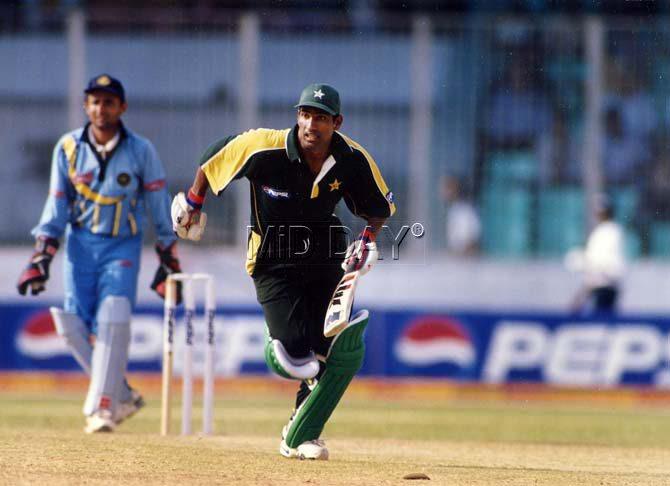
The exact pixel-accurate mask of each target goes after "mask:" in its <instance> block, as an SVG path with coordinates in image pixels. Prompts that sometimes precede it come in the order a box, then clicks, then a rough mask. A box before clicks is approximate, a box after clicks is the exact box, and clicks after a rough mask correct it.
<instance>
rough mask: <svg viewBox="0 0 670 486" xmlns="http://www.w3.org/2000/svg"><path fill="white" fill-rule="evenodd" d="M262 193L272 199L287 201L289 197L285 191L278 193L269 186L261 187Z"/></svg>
mask: <svg viewBox="0 0 670 486" xmlns="http://www.w3.org/2000/svg"><path fill="white" fill-rule="evenodd" d="M263 192H264V193H265V194H267V195H268V196H270V197H271V198H273V199H288V198H289V197H291V195H290V194H289V193H288V192H287V191H278V190H277V189H273V188H272V187H270V186H263Z"/></svg>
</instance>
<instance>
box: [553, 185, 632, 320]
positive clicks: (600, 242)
mask: <svg viewBox="0 0 670 486" xmlns="http://www.w3.org/2000/svg"><path fill="white" fill-rule="evenodd" d="M596 211H597V213H596V218H597V221H598V222H597V224H596V226H595V227H594V228H593V230H592V231H591V234H590V235H589V237H588V240H587V242H586V248H585V249H584V250H580V249H577V250H572V251H571V252H569V253H568V255H566V261H565V263H566V266H567V267H568V268H570V269H572V270H578V271H581V272H582V273H583V274H584V284H583V285H582V287H581V288H580V290H579V291H578V292H577V294H576V296H575V297H574V299H573V302H572V310H573V311H575V312H579V313H604V314H612V313H614V312H615V311H616V307H617V301H618V299H619V294H620V286H621V281H622V278H623V275H624V271H625V268H626V256H625V245H624V231H623V228H622V227H621V225H619V224H618V223H617V222H616V221H614V210H613V207H612V203H611V201H610V200H609V199H608V198H607V197H606V196H600V197H599V201H598V205H597V209H596Z"/></svg>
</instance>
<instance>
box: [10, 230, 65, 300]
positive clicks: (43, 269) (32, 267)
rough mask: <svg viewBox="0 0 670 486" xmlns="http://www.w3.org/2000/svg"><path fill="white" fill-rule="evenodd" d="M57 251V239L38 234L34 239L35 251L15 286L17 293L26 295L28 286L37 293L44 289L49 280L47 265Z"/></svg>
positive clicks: (34, 293)
mask: <svg viewBox="0 0 670 486" xmlns="http://www.w3.org/2000/svg"><path fill="white" fill-rule="evenodd" d="M57 251H58V240H57V239H55V238H49V237H48V236H40V237H38V238H37V241H35V253H34V254H33V256H32V257H31V258H30V262H29V263H28V266H27V267H26V269H25V270H24V271H23V272H22V273H21V276H20V277H19V282H18V283H17V284H16V288H17V290H18V291H19V294H21V295H26V292H27V291H28V287H30V293H31V294H32V295H37V294H39V293H40V292H42V291H44V290H45V289H46V285H45V284H46V281H47V280H49V265H50V264H51V260H53V257H54V255H55V254H56V252H57Z"/></svg>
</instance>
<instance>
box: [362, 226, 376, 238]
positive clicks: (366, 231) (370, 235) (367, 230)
mask: <svg viewBox="0 0 670 486" xmlns="http://www.w3.org/2000/svg"><path fill="white" fill-rule="evenodd" d="M360 239H362V240H366V241H368V242H373V241H375V239H377V235H376V234H374V233H373V232H372V230H371V229H370V227H369V226H366V227H365V229H364V230H363V231H362V232H361V236H360Z"/></svg>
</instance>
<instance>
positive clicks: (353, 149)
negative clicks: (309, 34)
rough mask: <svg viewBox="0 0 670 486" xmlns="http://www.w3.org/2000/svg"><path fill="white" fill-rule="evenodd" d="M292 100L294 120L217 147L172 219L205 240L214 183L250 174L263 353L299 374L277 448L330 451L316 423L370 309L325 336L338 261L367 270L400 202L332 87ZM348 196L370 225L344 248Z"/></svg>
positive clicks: (216, 189) (280, 368)
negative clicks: (345, 130)
mask: <svg viewBox="0 0 670 486" xmlns="http://www.w3.org/2000/svg"><path fill="white" fill-rule="evenodd" d="M296 108H298V113H297V124H296V125H295V126H294V127H293V128H290V129H286V130H270V129H256V130H250V131H247V132H244V133H242V134H239V135H235V136H231V137H228V138H224V139H221V140H219V141H217V142H215V143H214V144H213V145H211V146H210V147H209V148H208V149H207V150H206V151H205V153H204V154H203V156H202V157H201V159H200V168H199V169H198V171H197V173H196V176H195V180H194V182H193V186H192V187H191V188H190V190H189V191H188V194H184V193H180V194H178V195H177V196H176V197H175V199H174V201H173V203H172V222H173V227H174V229H175V231H176V232H177V234H178V235H179V236H180V237H182V238H188V239H191V240H198V239H200V237H201V235H202V232H203V230H204V228H205V224H206V221H207V220H206V216H205V213H203V212H202V206H203V203H204V200H205V194H206V192H207V189H208V188H209V189H211V191H212V192H213V193H214V194H216V195H219V194H221V193H222V192H223V191H224V189H225V188H226V187H228V184H230V183H231V182H232V181H233V180H234V179H240V178H242V177H246V178H247V179H248V180H249V183H250V189H251V226H250V231H249V239H248V258H247V271H248V273H249V275H251V277H252V278H253V280H254V284H255V287H256V295H257V298H258V302H259V303H260V304H261V305H262V306H263V312H264V314H265V321H266V324H267V332H268V338H267V343H266V349H265V357H266V361H267V364H268V366H269V367H270V369H272V370H273V371H274V372H276V373H278V374H279V375H281V376H283V377H285V378H289V379H295V380H298V381H300V388H299V390H298V393H297V398H296V407H295V410H294V412H293V414H292V415H291V419H290V420H289V422H288V424H287V425H286V426H285V427H284V429H283V431H282V441H281V445H280V452H281V454H282V455H283V456H286V457H299V458H307V459H327V458H328V449H326V447H325V444H324V443H323V441H322V440H320V436H321V432H322V430H323V428H324V426H325V424H326V422H327V421H328V418H329V417H330V415H331V413H332V412H333V410H334V409H335V407H336V406H337V404H338V402H339V401H340V398H341V397H342V395H343V394H344V392H345V390H346V389H347V387H348V386H349V383H350V381H351V379H352V378H353V377H354V375H355V374H356V372H357V371H358V370H359V368H360V366H361V364H362V361H363V355H364V351H365V348H364V343H363V331H364V330H365V327H366V325H367V322H368V314H367V311H362V312H360V313H358V314H357V315H356V316H354V317H353V318H352V319H351V321H350V322H349V325H348V326H346V327H345V328H344V329H343V330H342V331H341V332H340V333H339V334H338V335H337V336H335V337H334V338H325V337H324V335H323V323H324V317H325V314H326V310H327V308H328V303H329V301H330V299H331V296H332V295H333V290H334V289H335V287H336V286H337V284H338V282H339V280H340V278H341V277H342V275H343V266H346V268H347V269H348V270H358V269H361V270H363V271H367V270H369V269H370V267H371V266H372V263H374V261H375V256H376V246H375V237H376V235H377V232H378V231H379V229H380V228H381V227H382V225H383V223H384V221H385V220H386V218H388V217H389V216H391V215H392V214H393V213H394V212H395V206H394V203H393V195H392V193H391V192H390V191H389V190H388V188H387V186H386V183H385V182H384V179H383V178H382V175H381V173H380V172H379V169H378V167H377V164H376V163H375V161H374V160H373V158H372V157H371V156H370V154H369V153H368V152H367V151H366V150H365V149H364V148H363V147H361V146H360V145H359V144H358V143H356V142H354V141H353V140H351V139H350V138H348V137H347V136H345V135H343V134H341V133H339V132H338V131H337V130H338V129H339V128H340V126H342V121H343V117H342V114H341V110H340V96H339V94H338V92H337V91H336V90H335V88H333V87H332V86H329V85H327V84H311V85H309V86H307V87H306V88H305V89H304V90H303V92H302V94H301V96H300V101H299V102H298V104H297V105H296ZM341 199H344V200H345V202H346V204H347V206H348V207H349V209H350V210H351V211H352V212H353V213H354V214H356V215H358V216H360V217H362V218H363V219H365V220H366V222H367V226H366V229H365V230H364V231H363V232H361V234H360V235H359V236H358V238H357V240H356V241H355V242H353V243H352V244H351V245H349V248H348V250H346V249H347V238H346V236H347V233H346V231H345V230H344V228H343V227H342V226H341V222H340V221H339V219H338V218H337V217H336V216H334V214H333V212H334V210H335V206H336V205H337V203H338V202H339V201H340V200H341ZM345 250H346V252H347V256H346V260H345V261H344V262H343V258H344V255H345ZM361 273H363V272H361Z"/></svg>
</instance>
